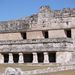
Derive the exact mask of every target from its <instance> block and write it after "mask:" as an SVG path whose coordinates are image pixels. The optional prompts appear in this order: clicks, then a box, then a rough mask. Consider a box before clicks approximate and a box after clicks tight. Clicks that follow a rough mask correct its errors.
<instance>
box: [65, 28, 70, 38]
mask: <svg viewBox="0 0 75 75" xmlns="http://www.w3.org/2000/svg"><path fill="white" fill-rule="evenodd" d="M65 33H66V36H67V37H68V38H71V29H68V30H65Z"/></svg>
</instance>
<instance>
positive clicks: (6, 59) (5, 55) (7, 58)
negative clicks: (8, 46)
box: [3, 54, 9, 63]
mask: <svg viewBox="0 0 75 75" xmlns="http://www.w3.org/2000/svg"><path fill="white" fill-rule="evenodd" d="M3 55H4V63H8V61H9V54H3Z"/></svg>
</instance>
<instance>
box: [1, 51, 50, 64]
mask: <svg viewBox="0 0 75 75" xmlns="http://www.w3.org/2000/svg"><path fill="white" fill-rule="evenodd" d="M32 54H33V61H32V63H38V55H37V52H33V53H32ZM43 62H44V63H49V56H48V53H47V52H44V61H43ZM0 63H4V56H3V54H1V53H0ZM8 63H14V60H13V54H12V53H9V61H8ZM18 63H24V57H23V53H19V61H18Z"/></svg>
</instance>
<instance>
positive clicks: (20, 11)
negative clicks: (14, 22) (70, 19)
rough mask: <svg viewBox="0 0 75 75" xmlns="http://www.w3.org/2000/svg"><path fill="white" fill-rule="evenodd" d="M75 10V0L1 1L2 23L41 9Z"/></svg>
mask: <svg viewBox="0 0 75 75" xmlns="http://www.w3.org/2000/svg"><path fill="white" fill-rule="evenodd" d="M42 5H49V6H50V7H51V8H52V9H62V8H68V7H70V8H75V0H0V21H4V20H11V19H18V18H20V17H24V16H29V15H31V14H34V13H37V12H39V7H40V6H42Z"/></svg>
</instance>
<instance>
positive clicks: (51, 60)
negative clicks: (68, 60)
mask: <svg viewBox="0 0 75 75" xmlns="http://www.w3.org/2000/svg"><path fill="white" fill-rule="evenodd" d="M49 62H52V63H55V62H56V52H52V53H49Z"/></svg>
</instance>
